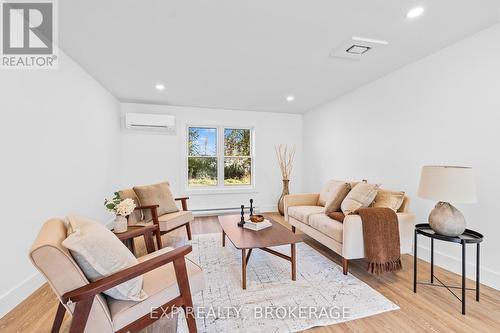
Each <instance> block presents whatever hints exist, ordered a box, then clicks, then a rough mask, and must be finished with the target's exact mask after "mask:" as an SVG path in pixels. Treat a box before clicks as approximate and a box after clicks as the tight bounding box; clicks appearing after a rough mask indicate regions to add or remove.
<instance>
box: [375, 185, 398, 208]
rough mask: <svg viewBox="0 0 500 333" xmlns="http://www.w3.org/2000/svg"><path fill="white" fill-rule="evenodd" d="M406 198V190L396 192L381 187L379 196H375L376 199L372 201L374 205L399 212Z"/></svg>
mask: <svg viewBox="0 0 500 333" xmlns="http://www.w3.org/2000/svg"><path fill="white" fill-rule="evenodd" d="M404 198H405V192H394V191H388V190H383V189H379V190H378V192H377V196H376V197H375V201H373V203H372V207H385V208H390V209H392V210H393V211H395V212H397V211H398V209H399V208H400V207H401V205H402V204H403V200H404Z"/></svg>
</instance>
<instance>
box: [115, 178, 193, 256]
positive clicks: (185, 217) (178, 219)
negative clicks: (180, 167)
mask: <svg viewBox="0 0 500 333" xmlns="http://www.w3.org/2000/svg"><path fill="white" fill-rule="evenodd" d="M158 185H166V186H170V185H169V183H168V182H164V183H160V184H153V185H147V186H141V188H145V187H152V188H153V187H155V186H158ZM135 188H137V187H135ZM119 193H120V197H122V198H130V199H132V200H134V202H136V204H137V203H140V202H141V200H140V199H139V197H138V195H137V193H136V192H135V190H134V188H128V189H124V190H121V191H119ZM158 200H161V196H158V197H157V198H154V199H150V201H151V202H149V205H146V204H144V202H143V205H138V207H136V210H137V211H142V213H141V214H140V216H136V217H134V221H133V222H132V223H130V224H135V225H146V224H149V223H154V224H156V225H158V226H159V229H160V231H159V232H158V233H157V234H156V241H157V243H158V244H161V235H164V234H166V233H168V232H170V231H173V230H175V229H178V228H181V227H185V228H186V233H187V237H188V239H189V240H191V239H192V237H191V227H190V222H191V221H193V220H194V217H193V214H192V213H191V212H190V211H189V210H188V204H187V201H188V200H189V197H180V198H174V200H175V201H180V203H181V210H179V211H177V212H172V213H167V214H162V215H159V214H158V208H159V207H160V205H159V204H157V203H159V201H158ZM146 211H148V212H147V213H146ZM146 216H148V218H147V219H146ZM160 246H161V245H160ZM160 246H158V247H159V248H160Z"/></svg>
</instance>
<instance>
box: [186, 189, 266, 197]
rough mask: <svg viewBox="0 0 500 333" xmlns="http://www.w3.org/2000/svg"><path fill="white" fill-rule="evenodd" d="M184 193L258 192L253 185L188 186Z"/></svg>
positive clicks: (192, 194)
mask: <svg viewBox="0 0 500 333" xmlns="http://www.w3.org/2000/svg"><path fill="white" fill-rule="evenodd" d="M184 193H186V194H187V195H191V196H196V195H216V194H245V193H258V191H257V189H255V187H234V188H194V189H193V188H191V189H190V188H188V189H185V190H184Z"/></svg>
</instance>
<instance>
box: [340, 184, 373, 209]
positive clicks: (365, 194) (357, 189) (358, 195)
mask: <svg viewBox="0 0 500 333" xmlns="http://www.w3.org/2000/svg"><path fill="white" fill-rule="evenodd" d="M379 187H380V184H369V183H364V182H361V183H358V184H357V185H356V186H354V188H353V189H352V190H351V191H350V192H349V194H347V196H346V197H345V199H344V201H342V204H341V205H340V209H342V212H343V213H344V214H345V215H349V214H353V213H355V212H356V211H357V210H358V209H360V208H362V207H369V206H370V205H371V203H372V202H373V200H374V199H375V197H376V196H377V191H378V188H379Z"/></svg>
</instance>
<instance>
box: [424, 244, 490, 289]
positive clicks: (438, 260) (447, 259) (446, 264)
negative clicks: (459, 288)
mask: <svg viewBox="0 0 500 333" xmlns="http://www.w3.org/2000/svg"><path fill="white" fill-rule="evenodd" d="M470 248H471V251H475V248H474V249H472V247H470ZM417 250H418V253H417V254H418V258H419V259H423V260H425V261H427V262H430V261H431V250H430V248H428V247H426V246H422V245H419V246H418V249H417ZM474 253H475V252H474ZM434 264H435V265H436V266H439V267H442V268H444V269H447V270H449V271H451V272H454V273H456V274H462V259H461V258H458V257H454V256H450V255H448V254H445V253H443V252H440V251H436V248H435V247H434ZM480 266H481V264H480ZM465 273H466V275H467V278H469V279H472V280H475V279H476V263H475V262H469V261H467V262H466V264H465ZM479 274H480V276H479V281H480V282H481V284H484V285H487V286H489V287H491V288H494V289H497V290H500V273H498V272H495V271H493V270H491V269H488V268H486V267H484V266H481V268H480V272H479ZM457 283H459V282H457Z"/></svg>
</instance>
